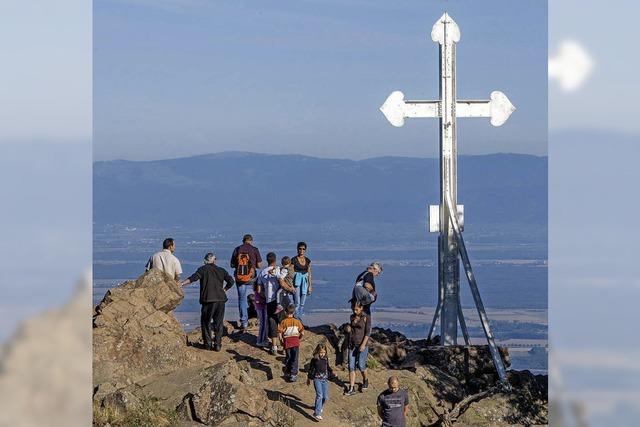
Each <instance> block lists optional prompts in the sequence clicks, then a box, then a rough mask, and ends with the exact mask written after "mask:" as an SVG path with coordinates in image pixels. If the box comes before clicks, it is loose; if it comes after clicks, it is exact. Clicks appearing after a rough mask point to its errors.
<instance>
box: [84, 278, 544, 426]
mask: <svg viewBox="0 0 640 427" xmlns="http://www.w3.org/2000/svg"><path fill="white" fill-rule="evenodd" d="M183 298H184V294H183V292H182V289H181V288H180V286H178V285H177V284H176V283H175V281H173V280H171V279H170V278H169V277H168V276H166V275H165V274H164V273H162V272H160V271H154V270H152V271H150V272H147V273H145V274H144V275H142V276H141V277H139V278H138V279H137V280H135V281H129V282H126V283H123V284H122V285H120V286H118V287H116V288H114V289H111V290H109V291H108V292H107V293H106V295H105V297H104V299H103V300H102V302H101V303H100V304H99V305H98V306H97V307H96V308H95V310H94V316H93V368H94V369H93V376H94V392H93V402H94V405H93V407H94V425H95V426H110V427H116V426H128V425H140V426H143V425H149V426H199V425H209V426H297V425H300V426H304V425H313V424H316V423H317V421H316V420H314V419H313V417H312V413H313V403H314V399H315V392H314V390H313V386H307V385H306V381H305V379H306V374H305V371H306V369H307V366H308V362H309V360H310V359H311V354H312V352H313V349H314V348H315V346H316V345H317V344H318V343H319V342H321V341H324V342H326V343H327V344H328V346H327V347H328V349H329V358H330V361H331V362H332V366H333V367H334V371H335V373H336V378H335V379H333V380H332V381H331V382H330V385H329V395H330V396H329V400H328V403H327V404H326V406H325V410H324V413H323V417H324V420H323V421H321V422H322V423H325V424H326V425H328V426H369V425H371V426H374V425H379V422H380V421H379V419H378V416H377V413H376V398H377V396H378V394H379V393H380V392H382V391H383V390H384V389H385V388H386V382H387V378H388V377H389V376H391V375H395V376H397V377H398V378H399V380H400V384H401V387H403V388H406V389H407V390H408V391H409V397H410V412H409V417H408V419H407V424H408V425H410V426H452V425H456V426H464V425H468V426H507V425H521V426H531V425H546V424H547V412H548V401H547V377H546V376H542V375H532V374H531V373H530V372H528V371H509V382H510V389H507V388H506V387H503V386H502V385H501V384H500V383H499V382H498V381H497V378H496V375H495V372H494V369H493V367H492V364H491V359H490V357H489V354H488V350H487V348H486V347H483V346H457V347H447V348H444V347H440V346H436V345H429V344H431V343H427V342H426V341H424V340H420V341H414V340H409V339H407V338H406V337H404V336H403V335H402V334H399V333H397V332H394V331H390V330H385V329H378V328H374V331H373V333H372V336H371V341H370V343H371V344H370V349H371V352H370V356H369V362H368V368H369V382H370V385H369V389H368V390H367V391H365V392H364V393H357V394H356V395H354V396H344V395H343V394H342V392H343V389H344V386H345V382H346V381H347V370H346V366H345V363H344V362H346V359H345V357H344V350H345V342H346V340H345V335H344V334H343V332H342V327H337V326H335V325H322V326H316V327H309V328H308V329H307V331H306V333H305V336H304V338H303V340H302V343H301V346H300V367H301V371H302V372H301V373H300V375H299V379H298V382H295V383H289V382H286V381H285V380H284V378H283V375H282V360H283V355H281V354H278V355H275V356H273V355H271V354H269V353H267V352H266V351H264V350H263V349H261V348H258V347H256V345H255V343H256V337H255V335H256V332H257V331H251V330H250V331H249V333H240V332H236V331H235V329H234V328H233V326H232V325H230V324H228V323H226V324H225V334H226V336H225V337H224V338H223V340H222V351H220V352H214V351H208V350H204V349H202V348H201V343H200V334H199V331H198V330H195V331H191V332H190V333H189V334H187V333H185V331H184V330H183V329H182V327H181V326H180V324H179V322H178V321H177V320H176V318H175V317H174V316H173V314H172V310H174V309H175V308H176V307H177V306H178V305H179V304H180V303H181V302H182V299H183ZM229 308H230V307H229ZM254 325H255V323H254ZM502 351H503V356H504V357H505V358H506V360H507V361H508V354H507V352H506V350H505V349H502ZM357 381H359V374H358V380H357Z"/></svg>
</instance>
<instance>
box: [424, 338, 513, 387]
mask: <svg viewBox="0 0 640 427" xmlns="http://www.w3.org/2000/svg"><path fill="white" fill-rule="evenodd" d="M499 350H500V353H501V356H502V360H504V362H505V367H507V368H508V367H509V366H510V361H509V352H508V350H507V349H506V348H504V347H500V348H499ZM417 356H418V357H417V359H418V360H417V363H419V364H421V365H431V366H436V367H438V368H439V369H441V370H442V371H444V372H446V373H448V374H449V375H452V376H454V377H455V378H457V379H458V380H459V381H461V382H462V383H464V384H465V385H466V386H467V389H468V390H467V391H468V392H469V393H476V392H478V391H481V390H484V389H487V388H488V387H492V386H494V385H495V384H496V383H497V381H498V380H499V378H498V374H497V371H496V368H495V366H494V364H493V359H492V358H491V353H490V351H489V347H488V346H486V345H477V346H476V345H474V346H471V345H470V346H464V345H457V346H447V347H443V346H435V347H425V348H421V349H419V350H417Z"/></svg>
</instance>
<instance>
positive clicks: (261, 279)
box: [146, 234, 409, 426]
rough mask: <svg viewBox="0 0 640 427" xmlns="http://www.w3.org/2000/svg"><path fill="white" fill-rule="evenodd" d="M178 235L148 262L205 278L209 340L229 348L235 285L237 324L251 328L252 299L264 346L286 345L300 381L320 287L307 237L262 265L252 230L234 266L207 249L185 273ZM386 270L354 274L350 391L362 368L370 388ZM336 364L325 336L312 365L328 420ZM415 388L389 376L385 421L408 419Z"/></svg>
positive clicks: (292, 372)
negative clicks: (310, 302)
mask: <svg viewBox="0 0 640 427" xmlns="http://www.w3.org/2000/svg"><path fill="white" fill-rule="evenodd" d="M175 249H176V244H175V241H174V240H173V239H171V238H167V239H165V240H164V242H163V249H162V250H161V251H159V252H157V253H155V254H153V256H152V257H151V258H150V259H149V261H148V263H147V265H146V269H147V270H149V269H152V268H156V269H160V270H162V271H164V272H165V273H166V274H168V275H169V276H170V277H172V278H173V279H174V280H176V281H177V282H178V283H179V284H180V285H181V286H187V285H189V284H192V283H195V282H199V283H200V298H199V302H200V304H201V313H200V326H201V330H202V342H203V346H204V348H205V349H207V350H213V351H220V350H221V348H222V335H223V321H224V314H225V304H226V302H227V299H228V298H227V295H226V292H227V291H228V290H230V289H231V288H232V287H233V286H234V285H235V286H236V289H237V294H238V312H239V321H238V328H239V330H240V332H241V333H245V332H246V330H247V327H248V322H249V312H250V308H251V305H252V306H253V308H255V312H256V316H257V318H258V321H259V328H258V336H257V345H258V346H260V347H263V348H265V349H266V350H267V351H269V352H270V353H271V354H272V355H276V354H278V352H279V348H278V345H281V346H282V351H283V352H284V355H285V357H284V366H283V372H284V375H285V379H286V380H287V381H289V382H296V381H297V379H298V378H297V376H298V372H299V369H298V359H299V348H300V341H301V339H302V337H303V335H304V330H305V328H304V325H303V323H302V318H303V317H304V315H305V313H304V307H305V302H306V299H307V296H308V295H311V293H312V290H313V284H312V283H313V282H312V272H311V260H310V259H309V258H308V257H307V256H306V252H307V244H306V243H305V242H298V244H297V246H296V249H297V254H296V255H295V256H294V257H288V256H285V257H282V258H281V259H280V263H278V260H277V256H276V254H275V253H274V252H269V253H268V254H267V256H266V263H267V265H266V266H265V267H264V268H263V267H262V262H263V261H262V257H261V255H260V251H259V249H258V248H257V247H256V246H254V245H253V237H252V236H251V235H250V234H246V235H245V236H244V237H243V239H242V244H241V245H239V246H238V247H236V248H235V249H234V251H233V254H232V256H231V260H230V266H231V268H233V270H234V274H233V276H231V275H230V274H229V273H228V272H227V270H225V269H224V268H222V267H219V266H218V265H216V261H217V259H216V256H215V255H214V254H213V253H211V252H209V253H207V254H206V255H205V256H204V264H203V265H202V266H201V267H199V268H198V269H197V270H196V271H195V272H194V273H193V274H192V275H191V276H189V277H188V278H187V279H184V280H180V275H181V274H182V268H181V265H180V261H179V260H178V258H177V257H176V256H175V255H174V252H175ZM381 273H382V265H381V264H380V263H378V262H373V263H371V264H370V265H369V266H368V267H367V269H366V270H365V271H364V272H362V273H360V274H359V275H358V276H357V277H356V280H355V284H354V287H353V291H352V295H351V299H350V300H349V303H350V304H351V310H352V314H351V316H350V318H349V322H348V323H347V324H345V325H344V327H343V330H344V332H345V333H346V336H347V337H348V338H347V341H346V345H347V348H346V351H347V358H348V370H349V384H348V386H347V387H346V388H345V390H344V394H345V395H346V396H352V395H354V394H356V393H357V392H356V388H355V381H356V371H360V374H361V377H362V383H361V385H360V392H362V393H364V392H365V391H366V390H367V389H368V388H369V380H368V377H367V358H368V354H369V346H368V344H369V337H370V334H371V326H372V319H371V305H372V304H373V303H375V302H376V300H377V292H376V284H375V278H376V277H377V276H378V275H380V274H381ZM332 377H333V371H332V369H331V365H330V363H329V359H328V352H327V348H326V344H325V343H320V344H318V346H317V347H316V348H315V350H314V352H313V357H312V359H311V360H310V361H309V369H308V371H307V385H310V384H311V383H313V385H314V388H315V392H316V400H315V407H314V413H313V416H314V418H315V419H316V420H318V421H320V420H322V412H323V408H324V405H325V403H326V401H327V399H328V397H329V387H328V381H329V380H330V379H331V378H332ZM408 399H409V398H408V394H407V392H406V390H403V389H400V386H399V382H398V379H397V378H396V377H390V378H389V381H388V389H387V390H385V391H384V392H382V393H380V395H379V396H378V400H377V407H378V414H379V415H380V417H381V419H382V420H383V423H382V425H383V426H404V419H405V417H406V415H407V412H408V404H409V400H408Z"/></svg>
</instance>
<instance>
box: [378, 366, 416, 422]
mask: <svg viewBox="0 0 640 427" xmlns="http://www.w3.org/2000/svg"><path fill="white" fill-rule="evenodd" d="M387 385H388V386H389V388H388V389H386V390H385V391H383V392H382V393H380V395H379V396H378V416H379V417H380V418H381V419H382V427H405V425H406V421H405V419H406V418H407V415H409V393H408V392H407V390H405V389H401V388H400V381H398V377H396V376H393V377H389V380H388V381H387Z"/></svg>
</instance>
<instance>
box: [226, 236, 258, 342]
mask: <svg viewBox="0 0 640 427" xmlns="http://www.w3.org/2000/svg"><path fill="white" fill-rule="evenodd" d="M230 264H231V268H233V269H235V273H234V276H235V279H236V287H237V289H238V311H239V313H240V321H239V322H238V326H239V327H240V331H241V332H244V331H245V330H246V328H247V323H248V322H249V304H248V303H247V290H248V289H249V288H251V287H252V286H253V282H254V281H255V276H256V269H258V268H260V267H262V258H261V257H260V251H259V250H258V248H256V247H255V246H253V236H251V234H245V235H244V237H243V238H242V244H241V245H240V246H238V247H236V248H235V249H234V250H233V254H232V255H231V263H230Z"/></svg>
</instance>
